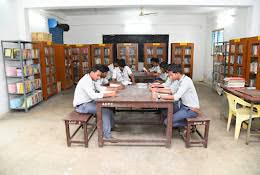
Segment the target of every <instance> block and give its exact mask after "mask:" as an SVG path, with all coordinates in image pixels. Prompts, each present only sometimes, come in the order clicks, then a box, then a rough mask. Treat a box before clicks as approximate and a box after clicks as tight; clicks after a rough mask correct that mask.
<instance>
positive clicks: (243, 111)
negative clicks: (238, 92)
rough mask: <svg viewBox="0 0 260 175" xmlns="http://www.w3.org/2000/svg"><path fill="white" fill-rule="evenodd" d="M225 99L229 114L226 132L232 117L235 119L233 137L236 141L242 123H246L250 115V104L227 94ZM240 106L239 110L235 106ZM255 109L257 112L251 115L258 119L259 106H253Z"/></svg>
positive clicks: (259, 114)
mask: <svg viewBox="0 0 260 175" xmlns="http://www.w3.org/2000/svg"><path fill="white" fill-rule="evenodd" d="M226 94H227V99H228V104H229V114H228V123H227V131H229V128H230V123H231V119H232V116H235V117H236V126H235V136H234V139H238V137H239V134H240V128H241V124H242V122H243V121H247V120H248V119H249V115H250V107H251V104H250V103H247V102H246V101H244V100H242V99H241V98H239V97H237V96H235V95H232V94H230V93H227V92H226ZM238 104H239V105H241V106H242V107H241V108H237V105H238ZM254 107H255V108H256V109H257V112H254V111H253V113H252V118H257V117H259V118H260V105H256V106H254Z"/></svg>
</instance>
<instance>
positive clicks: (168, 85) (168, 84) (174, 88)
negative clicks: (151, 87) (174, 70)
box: [162, 77, 179, 94]
mask: <svg viewBox="0 0 260 175" xmlns="http://www.w3.org/2000/svg"><path fill="white" fill-rule="evenodd" d="M162 85H163V86H164V87H165V88H170V89H171V92H172V94H175V93H176V92H177V90H178V88H179V82H178V80H174V81H173V80H171V79H170V78H169V77H167V80H166V81H165V82H164V83H163V84H162Z"/></svg>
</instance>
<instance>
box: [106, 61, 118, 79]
mask: <svg viewBox="0 0 260 175" xmlns="http://www.w3.org/2000/svg"><path fill="white" fill-rule="evenodd" d="M117 67H118V60H117V59H116V60H114V62H113V63H111V64H109V65H108V68H109V72H108V73H107V77H108V80H111V79H112V76H113V71H114V69H115V68H117Z"/></svg>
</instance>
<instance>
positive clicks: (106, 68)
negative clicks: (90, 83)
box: [101, 64, 109, 73]
mask: <svg viewBox="0 0 260 175" xmlns="http://www.w3.org/2000/svg"><path fill="white" fill-rule="evenodd" d="M101 67H102V70H101V72H102V73H106V72H108V71H109V68H108V66H106V65H103V64H102V65H101Z"/></svg>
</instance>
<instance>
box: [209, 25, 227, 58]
mask: <svg viewBox="0 0 260 175" xmlns="http://www.w3.org/2000/svg"><path fill="white" fill-rule="evenodd" d="M223 42H224V29H218V30H213V31H212V49H211V53H212V54H213V48H214V46H217V45H222V44H223Z"/></svg>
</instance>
